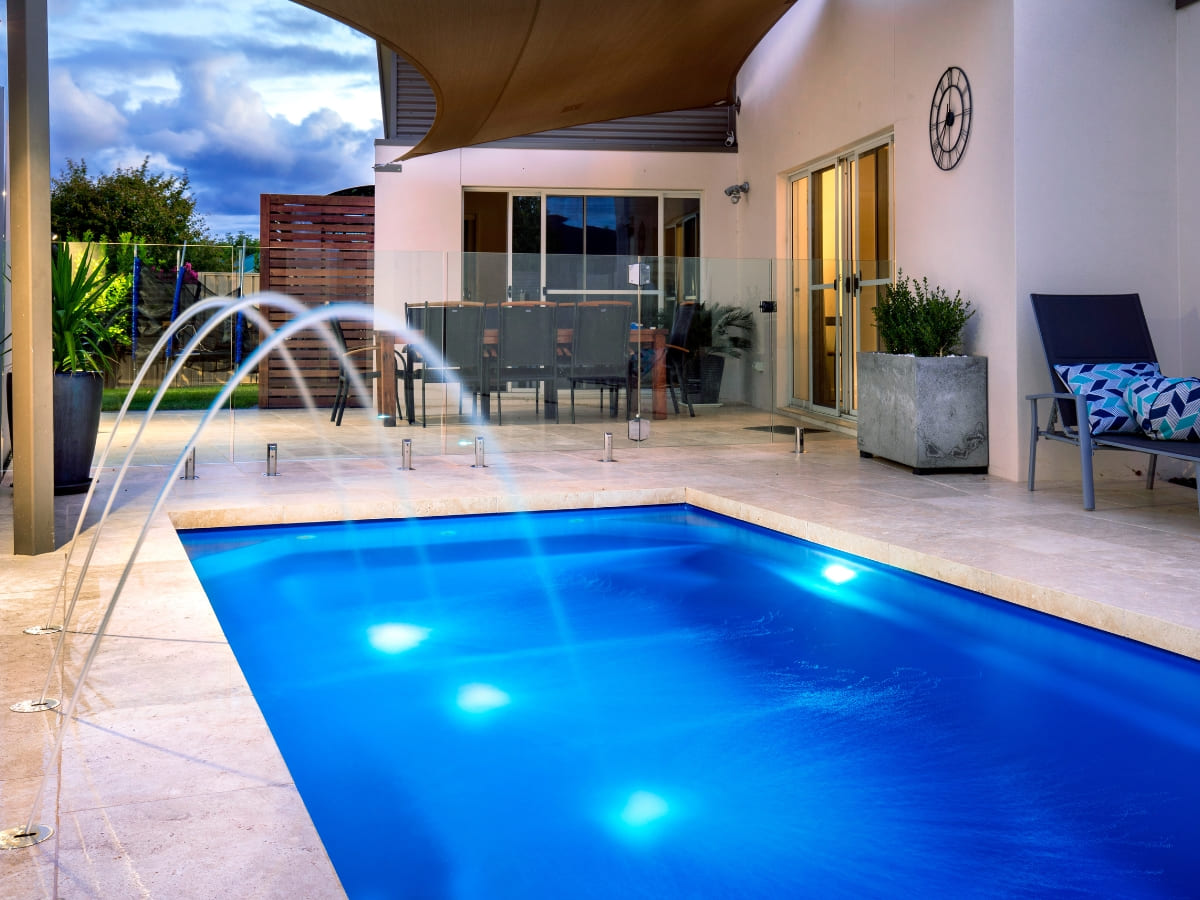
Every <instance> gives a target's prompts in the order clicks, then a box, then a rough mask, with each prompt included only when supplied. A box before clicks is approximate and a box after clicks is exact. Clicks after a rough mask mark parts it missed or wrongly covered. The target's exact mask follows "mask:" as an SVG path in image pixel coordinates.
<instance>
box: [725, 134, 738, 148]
mask: <svg viewBox="0 0 1200 900" xmlns="http://www.w3.org/2000/svg"><path fill="white" fill-rule="evenodd" d="M736 143H737V135H735V134H734V133H733V132H732V131H727V132H725V146H726V147H732V146H733V145H734V144H736Z"/></svg>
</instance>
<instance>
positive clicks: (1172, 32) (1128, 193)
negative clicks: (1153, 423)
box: [1014, 0, 1200, 478]
mask: <svg viewBox="0 0 1200 900" xmlns="http://www.w3.org/2000/svg"><path fill="white" fill-rule="evenodd" d="M1180 18H1181V16H1180V14H1177V13H1176V12H1175V9H1174V7H1173V4H1170V3H1146V2H1142V0H1088V2H1086V3H1085V2H1081V0H1077V2H1073V3H1049V4H1048V3H1044V2H1038V0H1017V2H1015V4H1014V32H1015V40H1014V46H1015V65H1014V69H1015V125H1016V129H1015V132H1014V134H1015V148H1016V173H1017V179H1016V183H1015V191H1014V193H1015V196H1016V210H1017V214H1016V222H1015V226H1016V231H1015V235H1016V242H1017V257H1016V258H1017V270H1016V296H1017V300H1018V304H1017V314H1018V318H1017V342H1016V345H1015V352H1016V354H1017V373H1018V379H1017V382H1016V385H1015V390H1014V395H1015V396H1014V400H1019V398H1020V397H1022V396H1024V395H1025V394H1026V393H1032V392H1035V391H1044V390H1046V389H1047V376H1046V374H1045V356H1044V355H1043V353H1042V347H1041V343H1040V340H1039V338H1038V334H1037V327H1036V325H1035V323H1034V319H1033V313H1032V309H1031V308H1030V305H1029V300H1028V298H1029V294H1030V293H1031V292H1034V291H1039V292H1048V293H1090V292H1103V293H1121V292H1127V291H1129V292H1137V293H1139V294H1140V295H1141V298H1142V303H1143V306H1144V308H1145V311H1146V317H1147V320H1148V322H1149V325H1150V331H1151V334H1152V335H1153V337H1154V343H1155V347H1156V349H1157V350H1158V354H1159V358H1160V360H1161V362H1162V366H1163V369H1164V370H1165V371H1167V372H1168V373H1171V374H1183V373H1185V372H1192V373H1196V374H1200V347H1198V346H1197V345H1196V344H1195V342H1194V341H1193V342H1192V344H1191V346H1190V347H1185V346H1184V342H1183V338H1182V329H1181V328H1180V324H1181V322H1182V323H1185V324H1186V323H1187V322H1189V321H1191V322H1193V323H1194V322H1195V318H1196V310H1197V302H1198V300H1197V299H1196V298H1195V296H1194V295H1193V298H1190V299H1186V298H1185V295H1183V294H1181V292H1180V272H1181V269H1180V258H1179V249H1178V247H1179V230H1180V205H1179V202H1178V199H1177V198H1178V191H1179V189H1180V186H1181V180H1180V173H1181V167H1180V166H1179V165H1178V160H1179V159H1181V158H1183V157H1181V156H1180V154H1179V146H1178V141H1177V109H1178V107H1179V101H1180V99H1182V98H1184V97H1190V98H1191V99H1192V102H1193V104H1194V102H1195V97H1196V93H1195V85H1194V84H1193V87H1192V90H1191V92H1190V93H1185V89H1184V87H1183V85H1182V84H1181V83H1180V80H1179V78H1178V77H1177V70H1178V68H1179V66H1178V63H1177V46H1176V26H1177V22H1178V21H1179V19H1180ZM1193 49H1194V48H1193ZM1193 194H1194V189H1193ZM1181 298H1185V299H1181ZM1193 328H1194V324H1193ZM1022 412H1023V415H1022V417H1021V428H1020V429H1019V431H1020V432H1024V431H1025V428H1026V427H1027V417H1026V415H1025V414H1024V411H1022ZM1020 444H1021V450H1022V452H1023V454H1024V441H1021V442H1020ZM1097 462H1098V464H1099V465H1100V469H1099V471H1100V472H1101V473H1105V472H1107V473H1109V474H1114V475H1115V474H1119V473H1121V472H1122V470H1123V471H1124V473H1125V474H1129V472H1130V470H1131V469H1132V470H1135V471H1137V470H1140V469H1141V468H1142V467H1143V466H1144V465H1145V458H1144V457H1141V456H1137V455H1132V454H1101V455H1099V456H1098V457H1097ZM1078 469H1079V463H1078V454H1077V452H1076V451H1074V450H1073V448H1069V447H1067V446H1064V445H1056V446H1053V447H1047V448H1046V450H1045V451H1044V452H1043V451H1041V450H1039V460H1038V472H1039V478H1040V477H1041V476H1042V474H1043V473H1045V476H1046V477H1047V478H1053V477H1055V476H1056V475H1057V474H1060V473H1061V474H1064V475H1066V476H1067V477H1075V478H1077V477H1078Z"/></svg>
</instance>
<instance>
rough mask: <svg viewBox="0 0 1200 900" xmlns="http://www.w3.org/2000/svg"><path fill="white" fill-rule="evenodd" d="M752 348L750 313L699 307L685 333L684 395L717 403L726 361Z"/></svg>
mask: <svg viewBox="0 0 1200 900" xmlns="http://www.w3.org/2000/svg"><path fill="white" fill-rule="evenodd" d="M753 348H754V313H753V312H751V311H750V310H749V309H746V308H745V307H741V306H732V305H729V304H725V303H712V304H707V303H701V304H700V305H699V306H698V307H697V308H696V315H695V317H694V318H693V319H692V328H691V331H690V332H689V333H688V352H689V358H688V371H687V376H688V393H690V394H694V395H695V396H696V397H697V398H698V400H697V402H698V403H710V404H715V403H719V402H720V400H721V379H722V377H723V376H724V374H725V360H726V359H741V357H742V354H743V353H745V352H746V351H747V350H751V349H753Z"/></svg>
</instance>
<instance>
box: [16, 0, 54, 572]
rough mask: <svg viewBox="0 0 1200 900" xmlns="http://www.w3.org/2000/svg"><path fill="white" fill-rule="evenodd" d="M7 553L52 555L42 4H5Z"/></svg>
mask: <svg viewBox="0 0 1200 900" xmlns="http://www.w3.org/2000/svg"><path fill="white" fill-rule="evenodd" d="M6 25H7V26H8V84H9V90H10V92H11V94H10V96H9V120H8V126H9V128H8V132H9V141H10V143H9V154H10V157H9V158H10V160H11V167H10V179H11V187H12V194H11V197H10V199H9V207H10V209H11V212H12V219H11V223H10V224H11V228H12V232H11V235H12V239H11V249H12V326H13V336H12V362H13V552H14V553H16V554H18V555H22V556H31V555H34V554H38V553H49V552H50V551H52V550H53V549H54V408H53V407H54V402H53V396H54V372H53V365H54V364H53V352H52V348H51V339H50V308H51V306H50V87H49V84H50V74H49V73H50V63H49V52H48V50H47V42H46V0H8V21H7V22H6Z"/></svg>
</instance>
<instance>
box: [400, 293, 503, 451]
mask: <svg viewBox="0 0 1200 900" xmlns="http://www.w3.org/2000/svg"><path fill="white" fill-rule="evenodd" d="M483 314H484V306H483V304H482V303H476V302H472V301H462V302H461V303H429V302H426V303H423V304H420V305H411V306H409V307H408V309H407V311H406V317H407V320H408V324H409V327H410V328H411V329H413V330H414V331H416V332H419V333H420V334H421V336H422V338H423V340H424V344H415V343H410V344H409V345H408V347H407V349H406V353H407V356H408V371H407V377H408V378H410V379H413V380H415V379H417V378H420V379H421V427H423V428H424V427H426V426H427V425H428V420H427V415H426V393H425V389H426V386H427V385H429V384H449V383H451V382H457V383H458V386H459V390H458V414H459V415H460V416H461V415H462V410H463V395H464V394H465V393H467V392H468V391H469V392H470V394H471V398H472V406H471V410H472V415H474V414H475V412H476V411H477V410H478V404H477V398H478V396H479V394H480V393H481V392H482V391H483V389H484V386H483V382H484V366H483V358H484V357H483ZM406 393H411V391H406Z"/></svg>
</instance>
